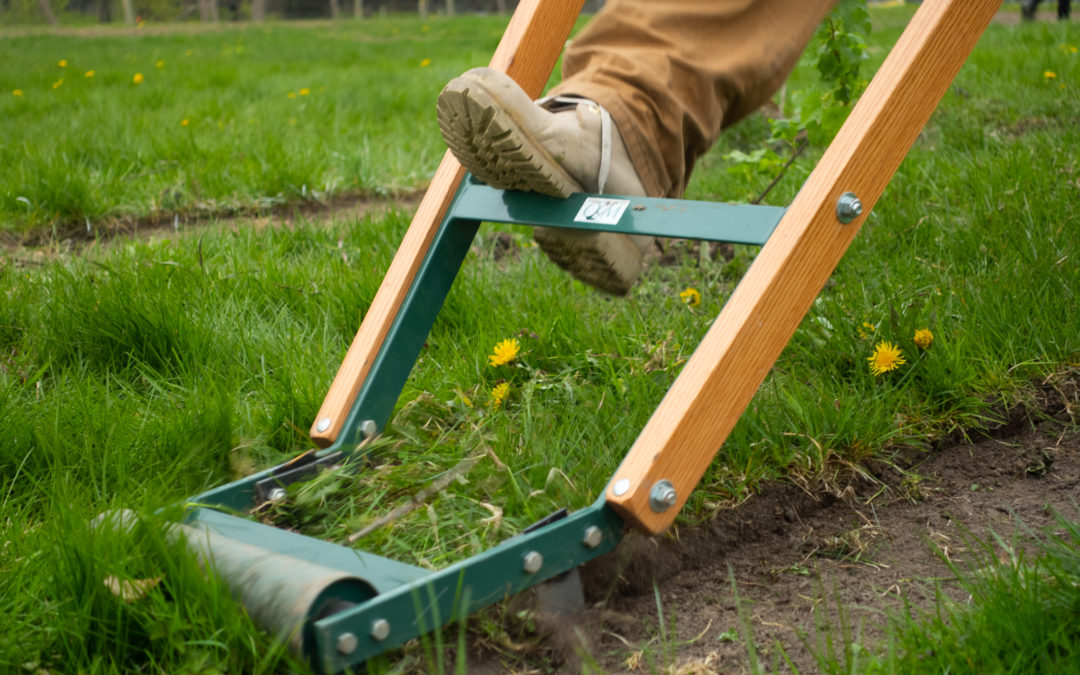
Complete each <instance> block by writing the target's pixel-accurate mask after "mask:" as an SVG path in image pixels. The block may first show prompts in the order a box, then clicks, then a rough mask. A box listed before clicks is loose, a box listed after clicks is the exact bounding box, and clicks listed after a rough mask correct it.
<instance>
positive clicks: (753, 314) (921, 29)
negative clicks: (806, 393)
mask: <svg viewBox="0 0 1080 675" xmlns="http://www.w3.org/2000/svg"><path fill="white" fill-rule="evenodd" d="M1000 6H1001V2H1000V0H935V1H934V2H925V3H923V4H922V5H921V6H920V8H919V10H918V12H917V13H916V14H915V16H914V18H913V19H912V21H911V23H910V25H909V26H908V27H907V29H906V30H905V31H904V34H903V35H902V36H901V37H900V40H899V41H898V42H897V43H896V46H895V47H894V48H893V49H892V51H891V52H890V54H889V56H888V58H886V60H885V63H884V64H883V65H882V66H881V69H880V70H879V71H878V73H877V75H876V76H875V77H874V79H873V81H872V82H871V83H870V86H869V87H868V88H867V90H866V93H865V94H863V96H862V98H861V99H860V100H859V102H858V104H857V105H856V106H855V109H854V110H853V111H852V112H851V116H850V117H849V118H848V120H847V122H846V123H845V124H844V126H843V128H842V129H841V130H840V133H839V134H838V135H837V136H836V139H835V140H834V141H833V142H832V144H831V145H830V146H829V148H828V150H826V152H825V154H824V155H823V156H822V158H821V161H820V162H819V163H818V165H817V168H815V169H814V171H813V173H812V174H811V175H810V177H809V178H808V179H807V181H806V183H805V184H804V185H803V188H802V190H800V191H799V194H798V196H797V197H796V198H795V201H794V202H792V204H791V207H790V208H789V209H788V211H787V213H786V215H785V216H784V218H783V219H782V220H781V221H780V223H779V225H778V226H777V228H776V230H775V232H773V235H772V237H770V239H769V241H768V242H767V243H766V245H765V246H764V248H762V250H761V253H760V254H759V255H758V257H757V260H755V261H754V264H753V265H752V266H751V268H750V270H749V271H748V272H747V273H746V276H745V277H744V278H743V279H742V281H741V282H740V283H739V285H738V287H737V288H736V290H735V293H734V294H733V295H732V296H731V299H730V300H729V301H728V303H727V305H725V307H724V309H723V311H722V312H721V313H720V316H719V317H718V318H717V320H716V322H715V323H714V324H713V326H712V328H711V329H710V330H709V332H708V333H707V334H706V336H705V339H704V340H702V342H701V344H700V345H699V346H698V348H697V350H696V351H695V352H694V355H693V356H692V357H691V358H690V360H689V361H688V362H687V364H686V366H685V367H684V368H683V370H682V372H681V373H680V374H679V377H678V378H677V379H676V381H675V383H674V384H673V385H672V387H671V390H670V391H668V393H667V395H666V396H665V397H664V400H663V401H662V402H661V403H660V406H659V407H658V408H657V410H656V412H655V413H653V416H652V417H651V418H650V419H649V421H648V423H647V424H646V425H645V428H644V429H643V430H642V432H641V435H640V436H638V438H637V440H636V441H635V442H634V445H633V446H632V447H631V449H630V452H629V453H628V454H627V456H626V459H624V460H623V463H622V465H621V466H620V467H619V469H618V470H617V471H616V472H615V476H614V477H613V478H612V481H611V483H610V484H609V485H608V487H607V493H606V494H607V499H608V501H609V502H610V503H611V504H612V506H613V507H614V508H615V509H616V510H617V511H618V512H619V514H620V515H622V516H623V518H625V519H626V520H627V521H628V522H629V523H630V524H631V525H632V526H633V527H635V528H636V529H639V530H642V531H644V532H647V533H653V534H655V533H657V532H660V531H662V530H664V529H666V528H667V527H668V526H669V525H671V523H672V522H673V521H674V520H675V516H676V514H677V513H678V511H679V509H680V508H681V507H682V505H683V504H684V503H685V502H686V499H687V497H689V495H690V492H691V491H692V490H693V489H694V488H695V487H696V486H697V483H698V481H699V480H701V477H702V475H704V473H705V470H706V469H707V468H708V466H709V463H710V462H711V461H712V459H713V457H714V456H715V455H716V452H717V451H718V450H719V449H720V446H721V445H722V444H723V442H724V440H725V439H726V438H727V436H728V434H729V433H730V432H731V429H732V428H733V427H734V426H735V423H736V422H737V421H738V419H739V417H740V416H741V415H742V412H743V410H744V409H745V408H746V406H747V405H748V404H749V403H750V400H751V399H752V398H753V396H754V393H755V392H756V391H757V388H758V387H759V386H760V385H761V382H762V380H764V378H765V375H766V374H767V373H768V371H769V369H770V368H771V367H772V364H773V363H774V362H775V361H776V359H777V357H778V356H780V352H781V351H782V350H783V348H784V346H785V345H786V344H787V343H788V340H790V339H791V336H792V335H793V334H794V332H795V329H796V327H797V326H798V325H799V322H800V321H801V320H802V317H803V316H804V315H805V314H806V312H807V310H808V309H809V308H810V305H811V303H812V302H813V301H814V298H815V297H816V296H817V294H818V292H819V291H820V290H821V288H822V287H823V286H824V285H825V282H826V281H827V280H828V278H829V276H830V275H831V274H832V272H833V270H834V269H835V268H836V265H837V263H838V262H839V261H840V258H841V257H842V256H843V254H844V252H845V251H846V250H847V248H848V245H849V244H850V243H851V240H852V239H853V238H854V237H855V234H856V233H857V232H858V230H859V226H860V225H861V224H862V222H863V219H864V218H865V213H866V212H868V211H869V210H870V209H871V208H873V206H874V204H875V203H876V202H877V200H878V197H880V196H881V193H882V192H883V191H884V189H885V186H886V185H887V184H888V182H889V180H890V179H891V178H892V175H893V173H894V172H895V171H896V168H897V167H898V166H899V165H900V162H901V160H903V158H904V155H906V154H907V151H908V149H909V148H910V147H911V145H912V143H914V142H915V138H916V137H917V136H918V135H919V132H920V131H921V130H922V127H923V125H924V124H926V121H927V120H928V119H929V118H930V114H931V113H932V112H933V111H934V108H935V107H937V104H938V102H939V101H940V100H941V97H942V96H943V95H944V94H945V91H946V89H948V87H949V84H950V83H951V82H952V81H953V78H954V77H956V74H957V72H959V70H960V67H961V66H962V65H963V63H964V61H965V59H967V56H968V54H970V52H971V50H972V49H973V48H974V47H975V43H976V42H977V41H978V39H979V37H980V36H981V35H982V32H983V31H984V30H985V29H986V26H987V25H988V24H989V23H990V18H991V17H992V16H993V15H994V12H995V11H997V9H999V8H1000ZM845 192H853V193H855V195H856V196H857V197H858V199H859V200H860V201H861V202H862V207H863V215H862V216H861V217H859V218H856V219H855V220H854V221H853V222H850V223H849V224H844V223H842V222H840V220H839V219H838V218H837V202H838V200H839V199H840V197H841V195H842V194H844V193H845ZM661 481H668V482H669V483H670V485H671V487H673V489H674V492H671V491H670V490H667V489H665V487H666V486H665V485H664V484H663V483H661ZM658 483H659V484H660V485H659V486H658ZM650 496H653V497H654V500H655V501H656V504H655V505H653V504H650ZM665 502H670V505H666V504H665Z"/></svg>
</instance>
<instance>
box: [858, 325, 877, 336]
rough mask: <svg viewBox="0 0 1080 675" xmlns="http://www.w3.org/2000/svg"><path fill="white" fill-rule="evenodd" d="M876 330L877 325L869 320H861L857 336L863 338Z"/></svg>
mask: <svg viewBox="0 0 1080 675" xmlns="http://www.w3.org/2000/svg"><path fill="white" fill-rule="evenodd" d="M876 330H877V326H875V325H874V324H872V323H870V322H869V321H863V322H862V326H861V327H859V338H860V339H862V340H865V339H866V338H868V337H870V334H871V333H873V332H874V331H876Z"/></svg>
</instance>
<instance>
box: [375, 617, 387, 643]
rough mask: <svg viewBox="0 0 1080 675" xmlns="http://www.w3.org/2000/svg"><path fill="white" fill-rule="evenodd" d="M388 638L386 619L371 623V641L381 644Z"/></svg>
mask: <svg viewBox="0 0 1080 675" xmlns="http://www.w3.org/2000/svg"><path fill="white" fill-rule="evenodd" d="M388 637H390V622H389V621H387V620H386V619H375V620H374V621H372V622H371V639H372V640H374V641H376V642H382V641H383V640H385V639H386V638H388Z"/></svg>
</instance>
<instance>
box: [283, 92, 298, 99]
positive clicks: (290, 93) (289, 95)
mask: <svg viewBox="0 0 1080 675" xmlns="http://www.w3.org/2000/svg"><path fill="white" fill-rule="evenodd" d="M285 98H296V92H292V91H290V92H289V93H288V94H285Z"/></svg>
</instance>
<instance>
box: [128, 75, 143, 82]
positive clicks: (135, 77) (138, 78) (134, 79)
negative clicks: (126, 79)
mask: <svg viewBox="0 0 1080 675" xmlns="http://www.w3.org/2000/svg"><path fill="white" fill-rule="evenodd" d="M131 81H132V82H134V83H135V84H142V81H143V74H142V73H135V75H133V76H132V78H131Z"/></svg>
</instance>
